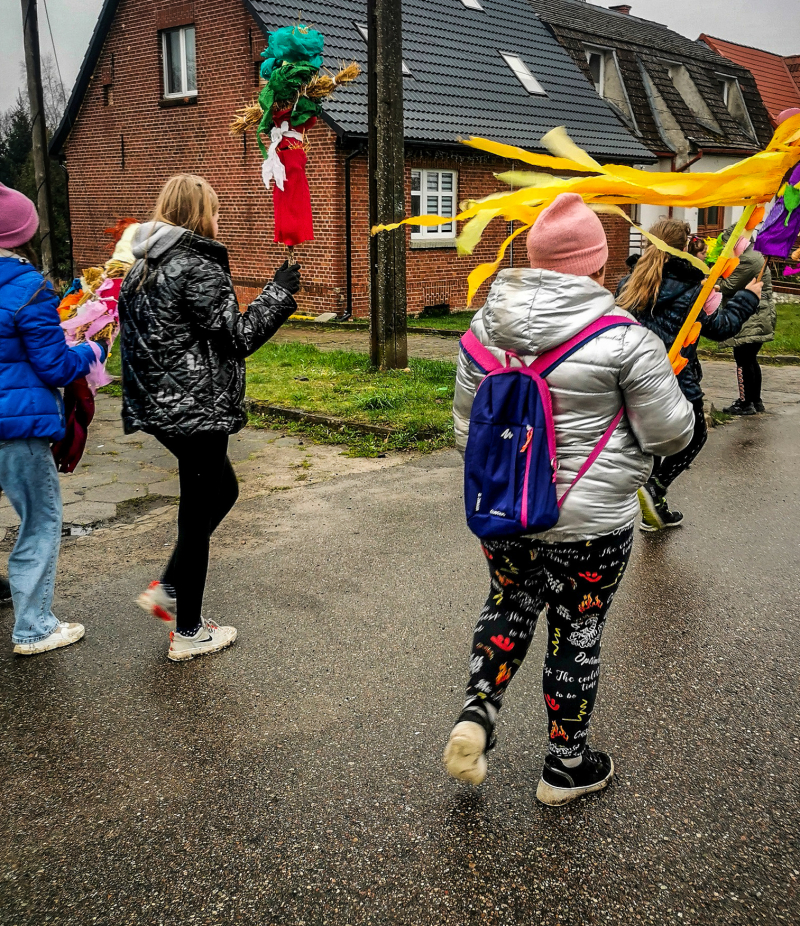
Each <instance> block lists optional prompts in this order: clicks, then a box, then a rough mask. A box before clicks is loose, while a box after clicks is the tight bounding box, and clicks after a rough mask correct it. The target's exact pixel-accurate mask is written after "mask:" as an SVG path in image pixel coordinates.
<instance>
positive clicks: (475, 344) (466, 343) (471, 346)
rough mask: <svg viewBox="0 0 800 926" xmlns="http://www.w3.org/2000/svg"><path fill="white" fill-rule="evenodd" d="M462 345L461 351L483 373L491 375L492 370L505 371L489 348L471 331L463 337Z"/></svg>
mask: <svg viewBox="0 0 800 926" xmlns="http://www.w3.org/2000/svg"><path fill="white" fill-rule="evenodd" d="M460 343H461V350H463V351H464V353H465V354H466V355H467V357H469V359H470V360H471V361H472V362H473V363H474V364H475V366H476V367H477V368H478V369H479V370H481V371H482V372H483V373H491V372H492V370H502V369H503V364H502V363H500V361H499V360H498V359H497V357H495V355H494V354H493V353H492V352H491V351H490V350H489V348H488V347H485V346H484V345H483V344H481V342H480V341H479V340H478V339H477V338H476V337H475V335H474V334H473V333H472V332H471V331H468V332H467V333H466V334H465V335H463V336H462V338H461V342H460Z"/></svg>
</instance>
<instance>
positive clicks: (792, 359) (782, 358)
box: [697, 350, 800, 367]
mask: <svg viewBox="0 0 800 926" xmlns="http://www.w3.org/2000/svg"><path fill="white" fill-rule="evenodd" d="M697 356H698V357H702V358H703V360H730V361H733V352H730V353H728V352H727V351H726V352H725V353H715V352H714V351H710V350H698V352H697ZM758 362H759V363H765V364H767V365H768V366H775V367H782V366H800V356H796V355H795V354H759V355H758Z"/></svg>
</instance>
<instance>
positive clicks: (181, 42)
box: [161, 26, 197, 98]
mask: <svg viewBox="0 0 800 926" xmlns="http://www.w3.org/2000/svg"><path fill="white" fill-rule="evenodd" d="M161 52H162V57H163V59H164V96H165V97H167V98H169V97H179V96H196V95H197V58H196V55H195V44H194V26H181V27H180V29H167V30H166V31H165V32H162V33H161Z"/></svg>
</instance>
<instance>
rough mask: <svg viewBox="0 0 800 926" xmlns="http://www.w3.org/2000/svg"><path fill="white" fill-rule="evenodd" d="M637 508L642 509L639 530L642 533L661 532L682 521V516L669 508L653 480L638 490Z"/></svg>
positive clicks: (663, 493)
mask: <svg viewBox="0 0 800 926" xmlns="http://www.w3.org/2000/svg"><path fill="white" fill-rule="evenodd" d="M639 507H640V508H641V509H642V522H641V524H640V525H639V529H640V530H643V531H648V532H654V531H662V530H664V528H666V527H678V526H679V525H680V524H681V523H682V521H683V515H682V514H681V513H680V511H673V510H672V509H671V508H670V507H669V505H668V504H667V496H666V493H665V492H664V491H663V490H661V488H660V486H659V485H657V484H656V483H655V482H654V480H653V479H649V480H648V481H647V482H646V483H645V484H644V485H643V486H642V487H641V489H639Z"/></svg>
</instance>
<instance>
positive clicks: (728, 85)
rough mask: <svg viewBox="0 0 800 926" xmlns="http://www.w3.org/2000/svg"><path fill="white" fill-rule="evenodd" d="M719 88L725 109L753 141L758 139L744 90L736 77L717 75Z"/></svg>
mask: <svg viewBox="0 0 800 926" xmlns="http://www.w3.org/2000/svg"><path fill="white" fill-rule="evenodd" d="M716 78H717V86H718V87H719V90H720V93H721V94H722V100H723V102H724V103H725V108H726V109H727V110H728V112H729V113H730V114H731V115H732V116H733V118H734V119H735V120H736V121H737V122H738V123H739V125H740V126H741V127H742V129H743V130H744V131H745V132H746V133H747V134H748V135H749V136H750V137H751V138H753V139H755V138H757V136H756V130H755V128H754V127H753V123H752V121H751V120H750V113H749V112H748V111H747V104H746V103H745V101H744V96H743V95H742V88H741V87H740V86H739V81H738V80H737V79H736V78H735V77H730V76H728V75H727V74H717V75H716Z"/></svg>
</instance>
